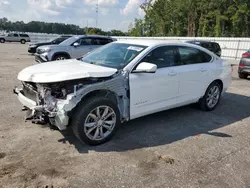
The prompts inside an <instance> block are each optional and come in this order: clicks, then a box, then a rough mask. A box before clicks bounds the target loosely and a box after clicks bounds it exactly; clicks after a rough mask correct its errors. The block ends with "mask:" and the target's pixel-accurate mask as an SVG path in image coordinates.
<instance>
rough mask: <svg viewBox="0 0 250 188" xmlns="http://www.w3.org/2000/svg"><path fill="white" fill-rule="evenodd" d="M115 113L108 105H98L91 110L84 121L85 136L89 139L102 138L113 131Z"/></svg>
mask: <svg viewBox="0 0 250 188" xmlns="http://www.w3.org/2000/svg"><path fill="white" fill-rule="evenodd" d="M115 124H116V114H115V112H114V110H113V109H112V108H110V107H109V106H98V107H96V108H95V109H94V110H92V111H91V112H90V113H89V114H88V116H87V118H86V120H85V123H84V131H85V134H86V136H87V137H88V138H89V139H91V140H96V141H97V140H103V139H105V138H106V137H108V136H109V135H110V134H111V132H112V131H113V129H114V127H115Z"/></svg>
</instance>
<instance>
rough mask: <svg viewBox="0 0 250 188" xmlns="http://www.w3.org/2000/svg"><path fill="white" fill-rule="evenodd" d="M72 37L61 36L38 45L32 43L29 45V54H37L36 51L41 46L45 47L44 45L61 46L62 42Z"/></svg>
mask: <svg viewBox="0 0 250 188" xmlns="http://www.w3.org/2000/svg"><path fill="white" fill-rule="evenodd" d="M70 37H72V36H70V35H62V36H59V37H57V38H53V39H51V40H49V41H46V42H38V43H31V44H29V47H28V52H29V53H33V54H34V53H36V49H37V48H38V47H39V46H44V45H47V46H48V45H53V44H60V43H61V42H63V41H65V40H66V39H68V38H70Z"/></svg>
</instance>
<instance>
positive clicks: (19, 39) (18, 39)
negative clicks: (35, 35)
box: [0, 33, 30, 44]
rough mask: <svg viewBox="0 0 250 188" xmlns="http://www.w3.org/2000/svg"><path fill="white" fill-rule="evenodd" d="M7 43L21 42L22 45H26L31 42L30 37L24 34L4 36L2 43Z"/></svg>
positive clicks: (0, 41)
mask: <svg viewBox="0 0 250 188" xmlns="http://www.w3.org/2000/svg"><path fill="white" fill-rule="evenodd" d="M5 42H20V43H21V44H25V43H26V42H30V37H29V35H27V34H22V33H9V34H7V35H4V36H0V43H5Z"/></svg>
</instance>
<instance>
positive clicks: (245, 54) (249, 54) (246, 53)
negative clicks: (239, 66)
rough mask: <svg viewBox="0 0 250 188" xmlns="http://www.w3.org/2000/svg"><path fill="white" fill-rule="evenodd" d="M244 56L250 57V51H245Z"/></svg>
mask: <svg viewBox="0 0 250 188" xmlns="http://www.w3.org/2000/svg"><path fill="white" fill-rule="evenodd" d="M242 57H250V53H248V52H245V53H244V54H242Z"/></svg>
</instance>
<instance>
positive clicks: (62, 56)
mask: <svg viewBox="0 0 250 188" xmlns="http://www.w3.org/2000/svg"><path fill="white" fill-rule="evenodd" d="M65 59H69V57H68V56H66V55H63V54H62V55H60V54H59V55H56V56H55V57H54V58H53V59H52V61H61V60H65Z"/></svg>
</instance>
